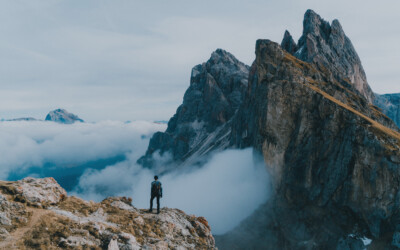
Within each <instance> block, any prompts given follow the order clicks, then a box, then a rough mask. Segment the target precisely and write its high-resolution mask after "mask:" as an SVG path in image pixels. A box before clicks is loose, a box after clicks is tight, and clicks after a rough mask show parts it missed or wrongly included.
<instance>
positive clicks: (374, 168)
mask: <svg viewBox="0 0 400 250" xmlns="http://www.w3.org/2000/svg"><path fill="white" fill-rule="evenodd" d="M303 25H304V32H303V36H302V38H300V42H299V45H296V44H295V43H294V40H293V38H291V36H290V34H289V33H288V32H287V33H286V32H285V37H284V41H282V46H283V47H284V49H286V51H285V50H284V49H282V48H281V46H279V45H278V44H276V43H273V42H271V41H268V40H259V41H257V44H256V60H255V61H254V63H253V65H252V67H251V68H250V72H249V80H248V87H247V90H246V92H245V97H244V99H243V102H242V105H241V106H240V107H239V109H238V111H237V113H236V115H234V117H232V119H231V122H230V123H229V124H228V125H229V126H230V133H229V140H230V141H229V145H228V147H232V148H245V147H254V148H255V149H256V151H258V152H260V153H261V154H262V155H263V156H264V160H265V162H266V164H267V167H268V168H269V172H270V173H271V175H272V179H273V183H274V195H273V196H272V198H271V199H270V201H268V203H267V204H265V206H263V207H261V208H260V209H259V210H258V211H257V212H255V213H254V214H253V215H252V216H251V217H250V218H249V219H248V220H246V221H244V222H243V224H242V225H240V226H239V227H238V228H237V229H236V230H233V231H232V232H231V233H229V234H227V235H225V236H223V237H217V243H218V242H219V244H218V246H219V247H221V248H222V249H242V248H254V249H259V248H261V249H321V248H323V249H336V248H338V249H343V248H346V247H347V248H350V247H351V246H352V247H353V248H352V249H363V248H364V247H365V245H364V241H363V239H366V238H369V239H371V240H372V243H371V246H375V247H377V246H389V247H390V246H391V242H392V237H393V238H395V237H396V236H395V235H397V234H400V232H397V234H396V230H397V229H396V225H397V224H396V223H397V222H396V221H398V219H399V218H397V214H400V211H399V209H398V207H399V205H400V203H399V202H400V201H398V200H397V198H396V199H395V200H393V199H394V197H400V193H399V185H398V183H399V182H398V179H399V177H400V173H399V164H400V153H399V151H400V150H399V147H400V142H399V140H400V135H399V133H398V127H397V126H396V125H395V123H394V122H393V121H392V120H391V119H389V118H388V117H387V116H386V115H384V114H382V113H381V112H380V109H379V108H377V107H375V106H373V105H372V103H371V102H372V101H373V100H374V96H373V93H372V91H370V88H369V86H368V83H367V82H366V77H365V73H364V71H363V70H362V65H361V61H360V60H359V58H358V56H357V53H356V52H355V50H354V48H353V46H352V45H351V42H350V40H349V39H348V38H347V36H345V34H344V32H343V30H342V28H341V26H340V24H339V22H338V21H334V22H332V25H330V24H329V23H327V22H325V21H324V20H323V19H321V18H320V17H319V16H318V15H317V14H316V13H315V12H313V11H311V10H308V11H307V12H306V14H305V19H304V23H303ZM321 44H322V45H323V46H321ZM297 46H298V48H297V49H296V47H297ZM339 49H340V51H338V50H339ZM334 50H336V51H335V52H333V51H334ZM289 52H290V53H289ZM332 60H333V61H332ZM371 93H372V94H371ZM182 139H185V138H182ZM186 139H187V138H186ZM218 139H219V138H216V139H215V140H218ZM207 143H208V144H205V143H203V144H202V145H203V146H207V145H209V142H207ZM211 145H212V144H211ZM171 146H173V145H170V147H171ZM168 150H173V149H171V148H168V147H167V148H166V149H165V151H168ZM209 152H212V150H211V149H210V150H209ZM178 162H179V160H178ZM277 218H279V219H277ZM280 219H281V220H282V221H280ZM321 222H323V223H324V224H323V225H321ZM243 231H245V232H243ZM365 244H367V243H365Z"/></svg>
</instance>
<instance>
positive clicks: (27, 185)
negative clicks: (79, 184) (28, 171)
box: [6, 177, 67, 206]
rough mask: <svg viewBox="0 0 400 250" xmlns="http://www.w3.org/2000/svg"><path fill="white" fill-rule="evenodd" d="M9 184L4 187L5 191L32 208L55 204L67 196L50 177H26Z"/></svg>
mask: <svg viewBox="0 0 400 250" xmlns="http://www.w3.org/2000/svg"><path fill="white" fill-rule="evenodd" d="M10 183H11V184H9V185H7V186H6V187H7V190H8V191H9V192H10V193H12V194H14V195H15V197H16V199H18V200H19V201H23V202H28V203H30V204H31V205H34V206H47V205H51V204H57V203H58V202H60V201H61V200H62V199H64V198H65V197H66V196H67V192H66V191H65V190H64V189H63V188H62V187H61V186H60V185H59V184H58V183H57V182H56V180H54V178H52V177H49V178H42V179H38V178H32V177H27V178H25V179H22V180H20V181H16V182H10Z"/></svg>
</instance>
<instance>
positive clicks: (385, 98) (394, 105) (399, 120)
mask: <svg viewBox="0 0 400 250" xmlns="http://www.w3.org/2000/svg"><path fill="white" fill-rule="evenodd" d="M374 104H375V105H376V106H378V107H379V108H381V109H382V112H383V113H384V114H385V115H387V116H388V117H389V118H390V119H392V120H393V121H394V122H395V123H396V124H397V126H398V127H400V93H397V94H386V95H378V94H375V101H374Z"/></svg>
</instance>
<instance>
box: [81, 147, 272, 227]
mask: <svg viewBox="0 0 400 250" xmlns="http://www.w3.org/2000/svg"><path fill="white" fill-rule="evenodd" d="M256 158H257V157H254V155H253V150H252V149H245V150H226V151H224V152H221V153H218V154H216V155H214V156H213V157H212V158H211V159H210V160H209V161H208V163H206V165H204V166H203V167H201V168H194V170H193V171H189V172H187V171H185V173H177V172H172V173H169V174H167V175H165V176H161V177H160V180H161V182H162V184H163V193H164V194H163V195H164V196H163V198H162V199H161V206H167V207H173V208H179V209H182V210H184V211H185V212H187V213H192V214H195V215H197V216H204V217H206V218H207V220H208V221H209V222H210V224H211V227H212V231H213V232H214V233H215V234H223V233H225V232H227V231H228V230H230V229H233V228H234V227H235V226H236V225H238V224H239V222H240V221H242V220H243V219H245V218H246V217H247V216H249V215H250V214H251V213H252V212H253V211H254V210H255V209H256V208H257V207H258V206H260V205H261V204H262V203H264V202H265V201H266V200H267V198H268V190H269V181H268V175H267V172H266V169H265V165H264V163H263V162H262V161H261V162H260V161H258V160H256ZM135 159H136V158H130V159H128V160H127V161H125V162H122V163H118V164H116V165H114V166H109V167H107V168H105V169H103V170H100V171H96V170H95V171H92V170H88V171H87V172H86V173H85V174H84V175H83V176H82V177H81V178H80V181H79V185H78V186H77V189H76V192H75V193H76V194H77V195H78V196H81V197H84V198H86V199H91V200H101V199H103V198H104V197H105V196H109V195H119V196H130V197H132V198H133V205H134V206H136V207H140V208H148V207H149V198H150V183H151V181H152V180H153V173H152V172H151V171H150V170H148V169H143V168H142V167H141V166H138V165H137V164H135V161H134V160H135Z"/></svg>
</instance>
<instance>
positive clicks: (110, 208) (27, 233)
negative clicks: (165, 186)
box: [0, 177, 215, 250]
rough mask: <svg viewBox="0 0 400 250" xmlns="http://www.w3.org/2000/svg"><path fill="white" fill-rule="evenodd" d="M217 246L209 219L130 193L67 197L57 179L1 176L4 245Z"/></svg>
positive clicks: (1, 239)
mask: <svg viewBox="0 0 400 250" xmlns="http://www.w3.org/2000/svg"><path fill="white" fill-rule="evenodd" d="M60 248H62V249H113V250H114V249H215V241H214V237H213V236H212V234H211V230H210V227H209V225H208V223H207V220H206V219H204V218H203V217H196V216H193V215H187V214H185V213H184V212H183V211H181V210H179V209H170V208H163V209H161V212H160V214H152V213H147V211H146V210H144V209H137V208H135V207H133V206H132V205H131V200H130V199H129V198H125V197H111V198H107V199H105V200H103V201H102V202H100V203H96V202H93V201H89V202H88V201H84V200H82V199H79V198H76V197H74V196H68V195H67V193H66V191H65V190H64V189H63V188H62V187H61V186H60V185H59V184H58V183H57V182H56V181H55V180H54V179H53V178H43V179H36V178H30V177H29V178H25V179H23V180H20V181H15V182H6V181H0V249H60Z"/></svg>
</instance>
